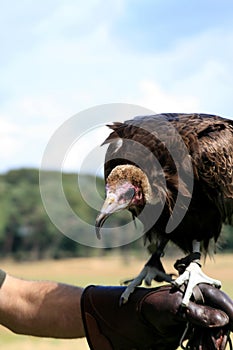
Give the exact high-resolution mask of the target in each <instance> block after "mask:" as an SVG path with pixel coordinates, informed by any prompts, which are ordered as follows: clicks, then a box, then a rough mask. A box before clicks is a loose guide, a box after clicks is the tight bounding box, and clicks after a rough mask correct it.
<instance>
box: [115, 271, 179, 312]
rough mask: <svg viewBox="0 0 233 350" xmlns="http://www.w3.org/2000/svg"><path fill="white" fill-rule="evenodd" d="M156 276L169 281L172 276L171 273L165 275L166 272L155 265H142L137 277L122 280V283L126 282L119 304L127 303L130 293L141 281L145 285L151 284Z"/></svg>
mask: <svg viewBox="0 0 233 350" xmlns="http://www.w3.org/2000/svg"><path fill="white" fill-rule="evenodd" d="M156 277H159V278H160V280H161V281H166V282H171V281H172V277H171V275H167V274H166V273H164V272H162V271H160V270H159V269H157V268H156V267H153V266H148V265H146V266H144V268H143V269H142V271H141V272H140V273H139V275H138V276H137V277H135V278H134V279H132V280H127V281H124V282H123V284H128V283H129V285H128V286H127V288H126V289H125V291H124V292H123V293H122V295H121V298H120V305H122V304H125V303H127V301H128V299H129V296H130V294H132V293H133V292H134V290H135V288H136V287H138V286H140V285H141V284H142V283H143V281H144V282H145V284H146V285H147V286H150V285H151V282H152V280H153V279H155V278H156Z"/></svg>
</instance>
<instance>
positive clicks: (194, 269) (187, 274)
mask: <svg viewBox="0 0 233 350" xmlns="http://www.w3.org/2000/svg"><path fill="white" fill-rule="evenodd" d="M185 283H187V287H186V290H185V294H184V297H183V300H182V303H181V305H182V306H183V307H187V306H188V304H189V300H190V298H191V295H192V292H193V288H194V287H195V286H196V285H198V284H199V283H206V284H210V285H212V286H215V287H216V288H221V282H220V281H218V280H215V279H212V278H211V277H209V276H207V275H205V274H204V272H203V271H202V270H201V267H200V265H199V264H198V263H196V262H191V263H190V264H189V266H188V267H187V268H186V270H185V271H184V272H183V273H182V274H181V275H180V276H179V277H178V278H177V279H176V280H175V281H172V284H173V285H174V286H176V287H178V288H179V287H181V286H182V285H183V284H185Z"/></svg>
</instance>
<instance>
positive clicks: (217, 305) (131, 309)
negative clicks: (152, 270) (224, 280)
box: [81, 284, 233, 350]
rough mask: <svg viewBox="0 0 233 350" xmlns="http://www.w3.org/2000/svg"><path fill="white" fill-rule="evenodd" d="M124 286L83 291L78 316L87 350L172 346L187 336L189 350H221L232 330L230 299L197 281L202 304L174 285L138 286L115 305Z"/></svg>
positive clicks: (146, 349)
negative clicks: (184, 303) (186, 299)
mask: <svg viewBox="0 0 233 350" xmlns="http://www.w3.org/2000/svg"><path fill="white" fill-rule="evenodd" d="M124 289H125V287H102V286H89V287H87V288H86V289H85V290H84V292H83V295H82V300H81V306H82V317H83V322H84V327H85V331H86V336H87V340H88V343H89V347H90V349H91V350H137V349H138V350H153V349H156V350H168V349H169V350H172V349H176V348H177V347H178V346H179V345H180V343H181V342H183V340H185V339H188V344H187V345H186V346H187V349H190V350H191V349H193V350H194V349H198V350H205V349H206V350H207V349H208V350H211V349H218V350H223V349H225V347H226V343H227V340H228V337H229V332H230V331H233V301H232V300H231V299H230V298H229V297H228V296H227V295H226V294H225V293H223V292H222V291H220V290H219V289H216V288H214V287H212V286H210V285H205V284H200V285H199V288H198V290H199V295H200V296H201V298H199V299H201V301H198V302H202V303H203V305H201V304H198V303H196V302H195V301H190V303H189V305H188V307H187V308H182V307H181V306H180V305H181V301H182V297H183V293H182V292H181V291H180V290H177V289H175V288H174V287H172V286H170V285H169V286H162V287H158V288H154V289H147V288H137V289H136V290H135V291H134V293H132V295H131V296H130V299H129V301H128V302H127V303H126V304H124V305H122V306H119V300H120V296H121V294H122V293H123V291H124Z"/></svg>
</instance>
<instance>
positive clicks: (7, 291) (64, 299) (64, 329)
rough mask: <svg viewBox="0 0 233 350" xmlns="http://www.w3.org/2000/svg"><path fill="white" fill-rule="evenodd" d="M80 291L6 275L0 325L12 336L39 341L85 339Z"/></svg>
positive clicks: (0, 296) (0, 305)
mask: <svg viewBox="0 0 233 350" xmlns="http://www.w3.org/2000/svg"><path fill="white" fill-rule="evenodd" d="M81 295H82V288H79V287H74V286H70V285H65V284H61V283H56V282H50V281H41V282H40V281H26V280H21V279H18V278H15V277H12V276H9V275H7V276H6V279H5V281H4V283H3V285H2V287H1V289H0V323H1V324H2V325H4V326H6V327H7V328H9V329H11V330H12V331H13V332H15V333H19V334H28V335H34V336H42V337H55V338H78V337H84V336H85V334H84V330H83V324H82V319H81V310H80V299H81Z"/></svg>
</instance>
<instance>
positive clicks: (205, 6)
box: [0, 0, 233, 172]
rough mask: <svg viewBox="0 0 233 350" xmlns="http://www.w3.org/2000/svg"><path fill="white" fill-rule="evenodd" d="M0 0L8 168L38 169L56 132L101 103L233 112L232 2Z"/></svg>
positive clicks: (0, 88) (2, 143)
mask: <svg viewBox="0 0 233 350" xmlns="http://www.w3.org/2000/svg"><path fill="white" fill-rule="evenodd" d="M0 4H1V11H0V45H1V55H0V126H1V127H0V149H1V153H0V155H1V157H0V158H1V163H0V172H4V171H7V170H9V169H12V168H17V167H20V166H26V167H29V166H33V167H39V166H40V163H41V159H42V156H43V152H44V150H45V147H46V145H47V143H48V142H49V140H50V138H51V136H52V135H53V133H54V132H55V130H56V129H57V128H58V127H59V126H60V125H61V124H62V123H64V122H65V121H66V120H67V119H69V118H70V117H71V116H73V115H75V114H76V113H78V112H80V111H82V110H85V109H87V108H90V107H92V106H95V105H102V104H106V103H130V104H136V105H140V106H143V107H145V108H148V109H151V110H153V111H155V112H207V113H214V114H219V115H222V116H229V117H232V116H233V112H232V95H233V84H232V81H233V2H232V1H230V0H229V1H226V0H222V1H219V0H202V1H200V0H195V1H193V0H190V1H187V0H186V1H185V0H177V1H174V0H173V1H172V0H154V1H152V0H143V1H138V0H115V1H108V0H107V1H106V0H105V1H103V0H88V1H86V2H83V1H79V0H75V1H74V0H66V1H65V0H63V1H59V0H48V1H44V0H42V1H37V2H35V1H32V0H21V1H20V2H19V1H16V0H9V1H7V2H6V1H2V0H0ZM122 117H123V119H124V116H122ZM92 141H93V140H92ZM71 168H72V166H71Z"/></svg>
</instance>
